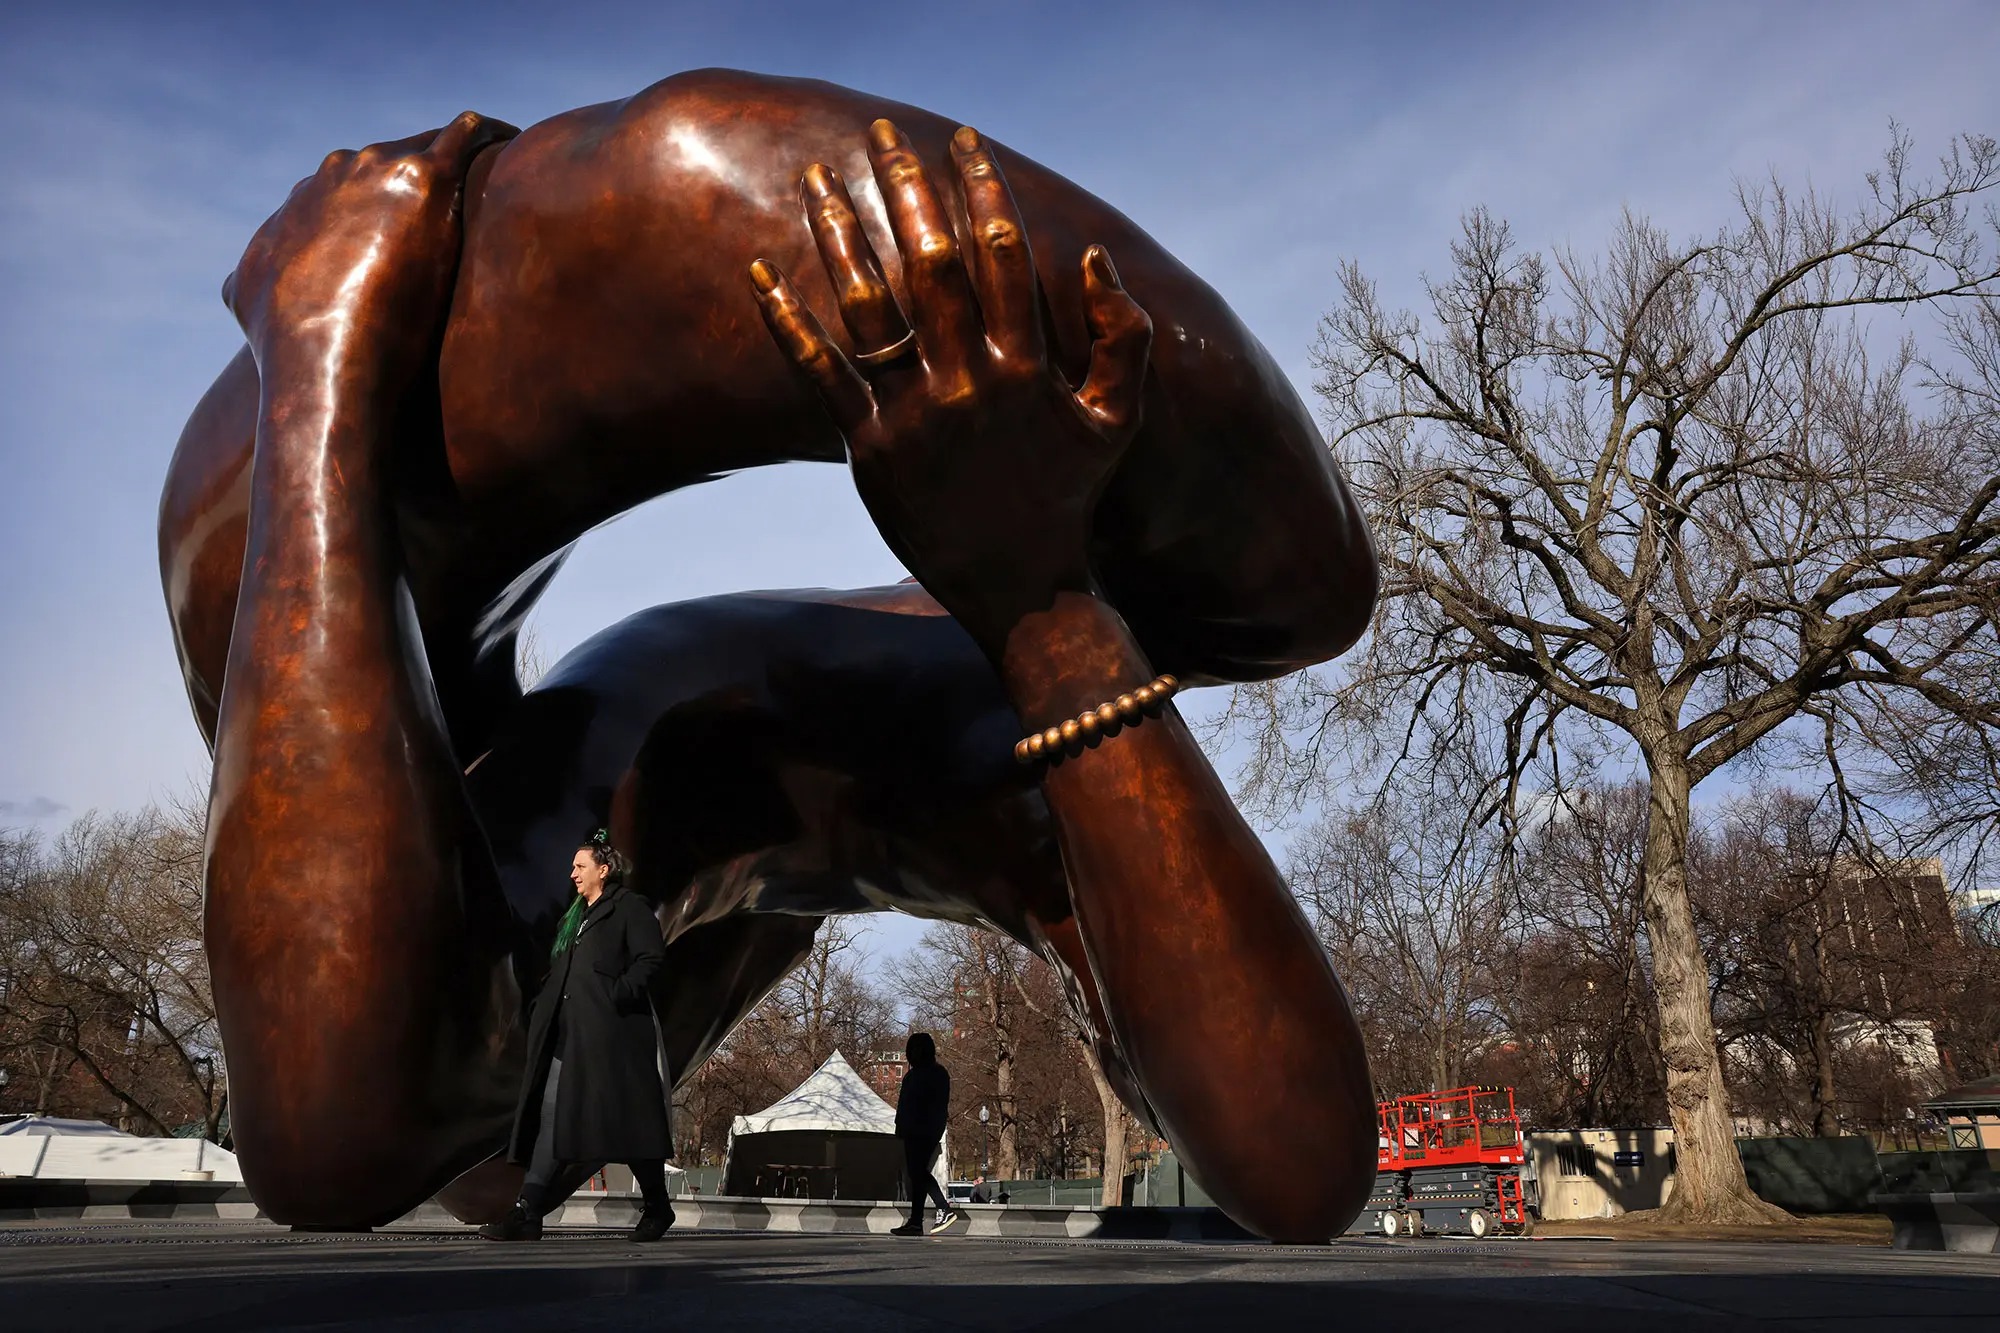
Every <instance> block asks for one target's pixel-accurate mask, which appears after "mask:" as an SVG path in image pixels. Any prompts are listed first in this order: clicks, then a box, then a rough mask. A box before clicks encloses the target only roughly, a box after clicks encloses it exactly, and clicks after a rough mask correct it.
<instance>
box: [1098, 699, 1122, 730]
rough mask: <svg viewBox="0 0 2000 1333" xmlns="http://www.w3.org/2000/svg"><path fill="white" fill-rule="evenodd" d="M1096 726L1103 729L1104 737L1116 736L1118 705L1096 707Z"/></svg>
mask: <svg viewBox="0 0 2000 1333" xmlns="http://www.w3.org/2000/svg"><path fill="white" fill-rule="evenodd" d="M1097 725H1098V726H1100V727H1102V728H1104V734H1105V735H1107V736H1115V735H1117V734H1118V705H1117V704H1099V705H1097Z"/></svg>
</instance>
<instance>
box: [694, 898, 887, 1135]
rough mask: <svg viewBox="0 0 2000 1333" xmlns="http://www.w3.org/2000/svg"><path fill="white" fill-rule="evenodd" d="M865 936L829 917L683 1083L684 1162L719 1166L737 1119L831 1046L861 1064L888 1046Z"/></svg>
mask: <svg viewBox="0 0 2000 1333" xmlns="http://www.w3.org/2000/svg"><path fill="white" fill-rule="evenodd" d="M866 933H867V927H866V926H865V925H863V924H860V923H858V922H857V921H856V919H854V918H852V917H846V916H834V917H828V918H827V919H826V921H825V922H824V923H822V924H821V926H820V928H819V933H818V934H817V935H816V936H814V938H813V945H812V948H811V950H810V951H809V952H808V953H807V954H806V956H805V958H804V959H803V960H801V961H800V963H799V965H798V966H797V967H795V968H793V969H792V971H791V972H789V973H787V974H786V976H785V978H784V979H783V980H782V981H780V982H779V983H778V984H777V985H776V986H774V987H772V988H771V991H770V993H769V994H768V995H766V996H765V997H764V998H763V1000H761V1001H760V1002H759V1003H758V1004H757V1006H756V1007H755V1008H753V1009H752V1010H751V1011H750V1012H749V1013H748V1014H746V1015H745V1016H744V1017H743V1020H742V1021H741V1022H740V1023H738V1024H737V1025H736V1027H735V1029H734V1030H733V1031H731V1032H730V1034H729V1036H728V1037H727V1038H726V1039H725V1040H724V1041H723V1043H722V1045H721V1046H720V1047H719V1048H718V1049H717V1050H716V1052H715V1053H714V1054H713V1055H711V1056H710V1057H709V1058H708V1059H707V1060H706V1061H704V1062H703V1064H702V1066H701V1068H700V1069H698V1070H696V1071H695V1073H694V1075H693V1076H692V1077H691V1078H689V1079H688V1081H687V1082H686V1083H685V1084H684V1085H683V1086H682V1087H681V1089H680V1092H679V1094H678V1096H677V1098H676V1101H675V1108H676V1109H675V1114H676V1118H677V1120H678V1123H679V1127H680V1128H679V1131H678V1132H679V1137H680V1151H681V1153H682V1155H683V1156H684V1157H685V1158H686V1159H687V1160H691V1161H704V1162H705V1161H709V1160H712V1159H713V1160H720V1157H721V1154H722V1150H723V1148H724V1146H725V1145H726V1144H727V1142H728V1137H729V1127H730V1125H731V1124H732V1123H733V1121H734V1119H735V1117H736V1116H738V1115H741V1114H743V1113H745V1112H748V1111H753V1110H756V1109H757V1108H759V1107H763V1106H767V1105H769V1104H770V1103H771V1102H773V1101H776V1100H777V1099H778V1098H779V1097H781V1096H783V1095H784V1094H785V1093H787V1092H789V1091H791V1090H792V1089H793V1088H795V1087H797V1086H798V1085H799V1084H800V1083H801V1082H802V1081H804V1079H805V1078H806V1076H807V1075H809V1074H811V1073H812V1071H813V1070H815V1069H817V1068H818V1067H819V1066H820V1065H821V1064H823V1063H825V1061H826V1058H827V1057H828V1056H830V1055H832V1054H833V1053H834V1052H835V1051H836V1050H838V1051H842V1052H844V1053H845V1054H846V1055H847V1056H849V1057H850V1058H855V1059H858V1058H860V1057H861V1056H862V1055H864V1054H865V1053H867V1052H870V1051H875V1050H879V1049H882V1048H884V1047H886V1046H889V1045H891V1044H892V1043H893V1041H894V1036H895V1031H896V1027H897V1024H896V1010H895V1005H894V1003H893V1002H892V1001H891V1000H890V999H889V997H888V995H887V994H886V993H885V992H884V991H883V990H882V988H881V987H880V986H878V985H877V984H876V983H875V982H874V981H873V980H872V979H871V977H870V975H869V970H868V953H867V950H866V948H865V946H864V944H863V942H862V941H863V939H864V938H865V936H866Z"/></svg>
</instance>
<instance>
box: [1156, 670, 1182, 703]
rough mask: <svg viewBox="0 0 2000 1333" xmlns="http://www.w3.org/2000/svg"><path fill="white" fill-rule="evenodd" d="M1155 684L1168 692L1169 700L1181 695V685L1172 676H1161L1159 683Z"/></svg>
mask: <svg viewBox="0 0 2000 1333" xmlns="http://www.w3.org/2000/svg"><path fill="white" fill-rule="evenodd" d="M1153 683H1154V684H1155V685H1157V686H1159V687H1160V688H1161V689H1163V690H1165V691H1166V692H1167V697H1168V698H1169V699H1171V698H1173V697H1174V695H1176V694H1179V693H1180V689H1181V683H1180V682H1179V681H1178V680H1175V679H1174V678H1173V677H1172V676H1161V677H1160V678H1159V679H1158V680H1157V681H1155V682H1153Z"/></svg>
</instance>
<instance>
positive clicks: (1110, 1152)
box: [1083, 1040, 1152, 1208]
mask: <svg viewBox="0 0 2000 1333" xmlns="http://www.w3.org/2000/svg"><path fill="white" fill-rule="evenodd" d="M1083 1062H1084V1064H1085V1065H1086V1066H1088V1067H1089V1069H1090V1081H1091V1083H1092V1084H1094V1085H1095V1086H1096V1088H1097V1102H1098V1105H1099V1106H1101V1107H1102V1108H1103V1110H1104V1205H1103V1206H1104V1207H1106V1208H1116V1207H1118V1206H1119V1205H1120V1204H1122V1203H1124V1202H1125V1103H1123V1102H1121V1101H1119V1100H1118V1094H1117V1093H1116V1092H1114V1091H1112V1088H1111V1080H1110V1079H1108V1078H1106V1077H1104V1066H1102V1065H1100V1064H1098V1063H1097V1052H1096V1051H1095V1050H1094V1049H1093V1048H1092V1047H1091V1044H1090V1042H1089V1041H1087V1040H1086V1041H1085V1042H1084V1043H1083ZM1113 1163H1116V1167H1115V1168H1114V1166H1113ZM1147 1202H1148V1203H1150V1202H1152V1200H1150V1199H1149V1200H1147Z"/></svg>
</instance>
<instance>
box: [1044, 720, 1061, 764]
mask: <svg viewBox="0 0 2000 1333" xmlns="http://www.w3.org/2000/svg"><path fill="white" fill-rule="evenodd" d="M1042 748H1043V749H1045V750H1047V751H1048V753H1049V757H1050V758H1051V759H1053V758H1056V757H1058V756H1060V755H1061V754H1062V751H1063V734H1062V728H1061V727H1050V728H1049V729H1048V730H1047V731H1045V732H1043V733H1042Z"/></svg>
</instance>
